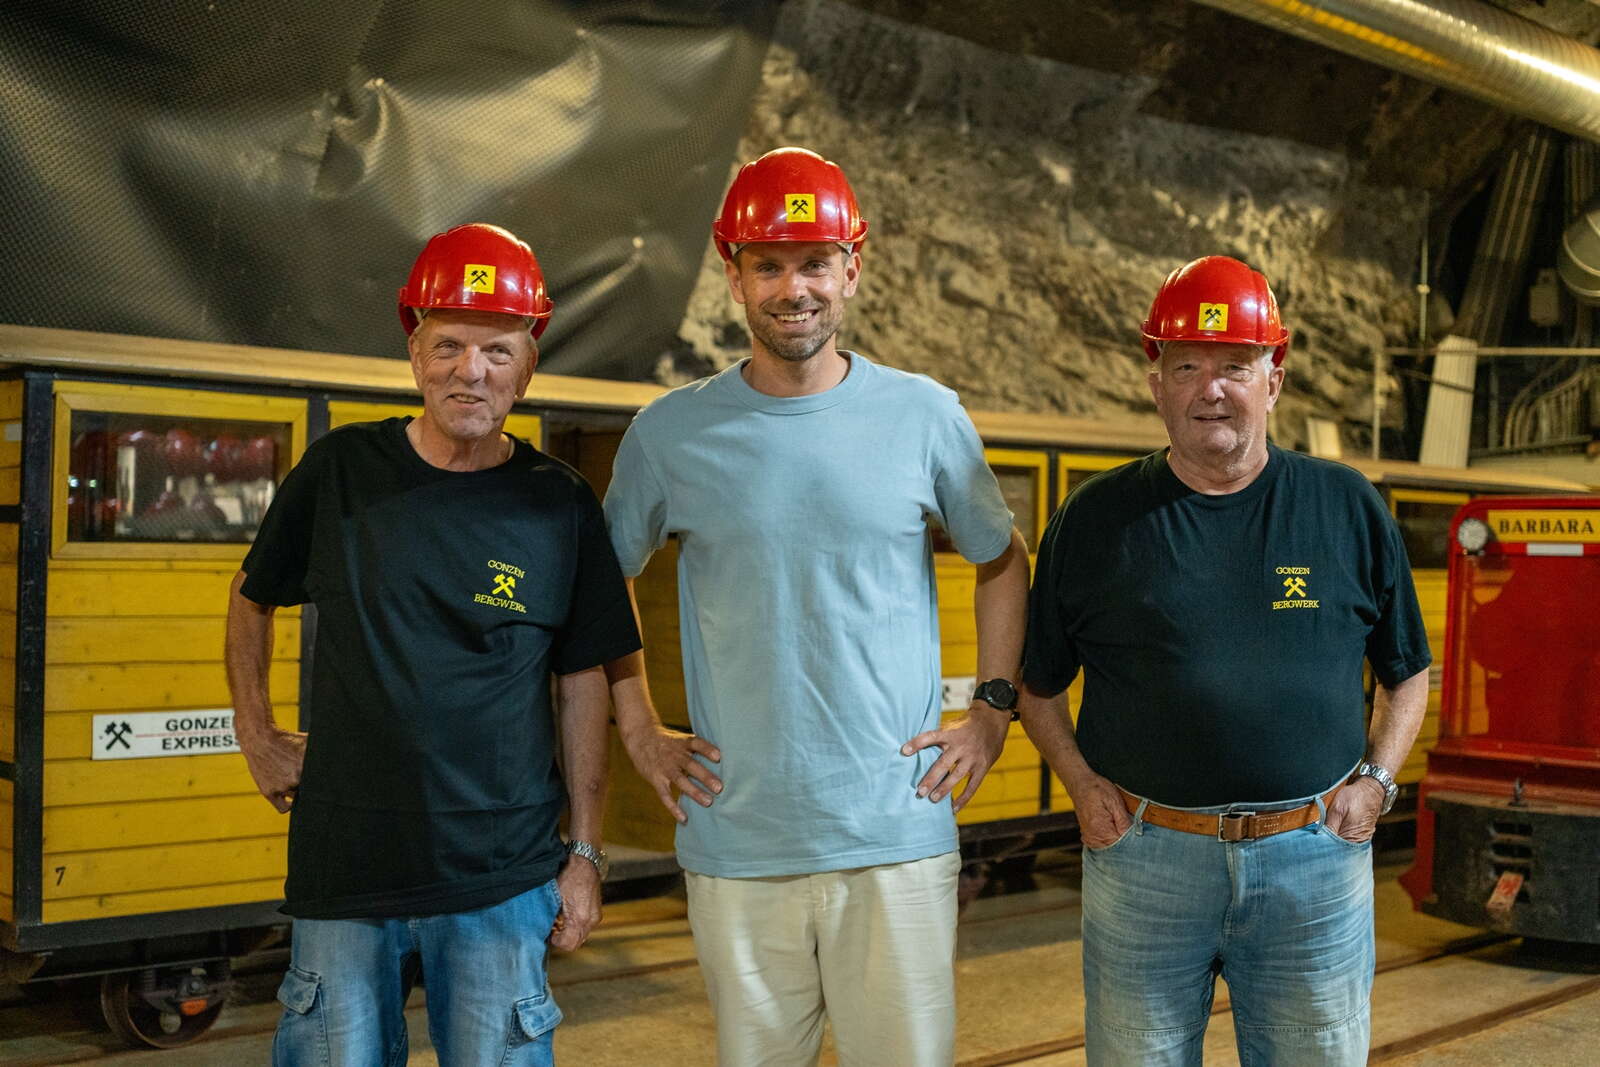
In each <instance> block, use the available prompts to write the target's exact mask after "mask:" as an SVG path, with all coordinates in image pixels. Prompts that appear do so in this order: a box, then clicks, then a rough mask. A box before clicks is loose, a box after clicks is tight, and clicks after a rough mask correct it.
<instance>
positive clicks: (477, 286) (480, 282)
mask: <svg viewBox="0 0 1600 1067" xmlns="http://www.w3.org/2000/svg"><path fill="white" fill-rule="evenodd" d="M461 285H462V287H463V288H466V289H471V290H472V291H473V292H474V293H492V292H494V267H493V266H492V265H490V264H488V263H468V264H467V267H466V271H465V272H464V273H463V275H462V278H461Z"/></svg>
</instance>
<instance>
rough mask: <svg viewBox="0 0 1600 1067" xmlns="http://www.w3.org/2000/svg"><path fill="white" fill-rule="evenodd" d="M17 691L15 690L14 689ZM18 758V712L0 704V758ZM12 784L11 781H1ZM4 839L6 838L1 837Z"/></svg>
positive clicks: (7, 759)
mask: <svg viewBox="0 0 1600 1067" xmlns="http://www.w3.org/2000/svg"><path fill="white" fill-rule="evenodd" d="M13 692H15V690H13ZM16 758H17V712H16V709H14V708H8V707H6V706H4V705H0V760H5V761H6V762H7V763H10V762H12V761H13V760H15V759H16ZM0 784H5V785H10V784H11V783H10V782H5V783H0ZM0 840H4V838H0Z"/></svg>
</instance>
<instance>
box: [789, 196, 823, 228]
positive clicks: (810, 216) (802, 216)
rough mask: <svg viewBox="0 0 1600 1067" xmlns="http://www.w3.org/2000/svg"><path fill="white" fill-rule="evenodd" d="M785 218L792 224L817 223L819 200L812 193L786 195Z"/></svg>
mask: <svg viewBox="0 0 1600 1067" xmlns="http://www.w3.org/2000/svg"><path fill="white" fill-rule="evenodd" d="M783 202H784V205H785V206H784V209H783V210H784V217H785V218H787V219H788V220H789V221H790V222H816V221H817V198H816V197H815V196H813V195H812V194H811V193H786V194H784V197H783Z"/></svg>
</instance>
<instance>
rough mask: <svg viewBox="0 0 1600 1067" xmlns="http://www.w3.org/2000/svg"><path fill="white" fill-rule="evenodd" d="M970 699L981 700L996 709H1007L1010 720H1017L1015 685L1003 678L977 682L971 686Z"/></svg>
mask: <svg viewBox="0 0 1600 1067" xmlns="http://www.w3.org/2000/svg"><path fill="white" fill-rule="evenodd" d="M972 699H973V700H981V701H983V702H984V703H985V704H987V705H989V706H990V707H991V708H994V709H995V710H996V711H1009V712H1010V713H1011V721H1012V722H1016V721H1017V687H1016V686H1014V685H1012V684H1011V683H1010V682H1008V681H1006V680H1005V679H1004V678H990V679H989V680H988V681H987V682H979V683H978V684H977V685H976V686H974V687H973V690H972Z"/></svg>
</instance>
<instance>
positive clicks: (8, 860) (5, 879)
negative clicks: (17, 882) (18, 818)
mask: <svg viewBox="0 0 1600 1067" xmlns="http://www.w3.org/2000/svg"><path fill="white" fill-rule="evenodd" d="M8 840H9V838H8ZM16 869H17V863H16V855H15V854H14V853H13V852H12V851H11V850H10V849H9V848H0V899H3V900H4V902H5V906H6V911H5V914H4V916H3V917H4V918H7V919H9V918H11V914H12V913H11V910H10V907H11V897H12V894H14V893H15V892H16V888H15V887H14V886H13V885H12V883H11V878H12V875H13V873H14V872H15V871H16Z"/></svg>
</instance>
